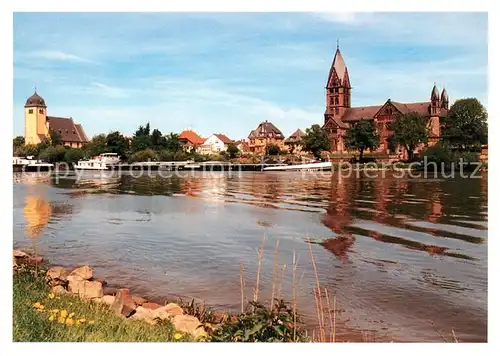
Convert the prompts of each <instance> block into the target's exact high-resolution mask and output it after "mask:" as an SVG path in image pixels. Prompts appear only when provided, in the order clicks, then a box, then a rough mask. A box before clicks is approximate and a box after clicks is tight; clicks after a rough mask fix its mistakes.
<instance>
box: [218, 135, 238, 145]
mask: <svg viewBox="0 0 500 356" xmlns="http://www.w3.org/2000/svg"><path fill="white" fill-rule="evenodd" d="M214 135H215V136H217V137H218V138H219V140H221V141H222V142H223V143H225V144H229V143H232V142H233V140H231V139H230V138H229V137H227V136H226V135H223V134H214Z"/></svg>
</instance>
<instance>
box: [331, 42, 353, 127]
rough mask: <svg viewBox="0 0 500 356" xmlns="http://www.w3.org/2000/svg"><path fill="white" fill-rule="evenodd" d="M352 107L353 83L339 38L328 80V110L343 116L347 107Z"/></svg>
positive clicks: (336, 115) (332, 113)
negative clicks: (341, 50)
mask: <svg viewBox="0 0 500 356" xmlns="http://www.w3.org/2000/svg"><path fill="white" fill-rule="evenodd" d="M350 107H351V83H350V81H349V72H348V70H347V66H346V64H345V61H344V57H342V53H341V52H340V48H339V42H338V39H337V50H336V51H335V56H334V57H333V62H332V65H331V67H330V72H329V74H328V80H327V82H326V108H327V112H328V113H330V114H331V115H333V116H335V117H339V118H340V117H342V115H343V114H344V113H345V111H346V109H347V108H350Z"/></svg>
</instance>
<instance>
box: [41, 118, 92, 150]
mask: <svg viewBox="0 0 500 356" xmlns="http://www.w3.org/2000/svg"><path fill="white" fill-rule="evenodd" d="M47 121H48V123H49V129H50V130H54V131H55V132H56V133H57V134H59V135H60V136H61V140H62V141H63V142H82V143H83V142H88V139H87V136H86V135H85V132H84V131H83V127H82V126H81V125H78V126H79V128H78V127H77V125H75V123H74V122H73V119H72V118H71V117H56V116H47Z"/></svg>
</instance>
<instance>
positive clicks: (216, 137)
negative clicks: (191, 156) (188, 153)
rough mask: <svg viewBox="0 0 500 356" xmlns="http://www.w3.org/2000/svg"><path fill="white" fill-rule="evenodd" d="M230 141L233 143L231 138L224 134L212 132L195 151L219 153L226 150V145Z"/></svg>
mask: <svg viewBox="0 0 500 356" xmlns="http://www.w3.org/2000/svg"><path fill="white" fill-rule="evenodd" d="M230 143H233V140H231V139H230V138H229V137H227V136H226V135H223V134H215V133H214V134H212V135H210V136H209V137H208V138H207V139H206V140H205V141H204V142H203V144H202V145H201V146H200V147H198V149H197V151H196V152H198V153H201V154H212V153H220V152H223V151H227V147H228V145H229V144H230Z"/></svg>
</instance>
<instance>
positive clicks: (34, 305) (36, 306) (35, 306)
mask: <svg viewBox="0 0 500 356" xmlns="http://www.w3.org/2000/svg"><path fill="white" fill-rule="evenodd" d="M40 306H41V304H40V302H36V303H35V304H33V308H40Z"/></svg>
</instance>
